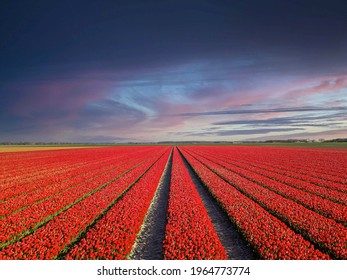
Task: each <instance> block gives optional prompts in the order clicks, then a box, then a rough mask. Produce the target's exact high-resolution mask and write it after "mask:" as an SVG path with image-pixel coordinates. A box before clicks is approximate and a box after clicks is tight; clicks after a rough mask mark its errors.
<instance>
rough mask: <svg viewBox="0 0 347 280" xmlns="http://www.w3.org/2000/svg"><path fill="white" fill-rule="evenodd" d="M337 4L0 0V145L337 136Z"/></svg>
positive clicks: (340, 114) (346, 79) (346, 9)
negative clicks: (4, 143)
mask: <svg viewBox="0 0 347 280" xmlns="http://www.w3.org/2000/svg"><path fill="white" fill-rule="evenodd" d="M346 29H347V4H346V3H345V1H343V0H341V1H337V0H331V1H321V0H316V1H311V0H309V1H307V0H291V1H277V0H262V1H258V0H242V1H240V0H213V1H211V0H184V1H182V0H172V1H171V0H157V1H154V0H146V1H143V0H134V1H132V0H124V1H118V0H100V1H78V0H77V1H75V0H68V1H67V0H60V1H47V0H31V1H26V0H22V1H20V0H11V1H1V2H0V142H6V141H11V142H98V143H104V142H108V143H109V142H112V143H113V142H153V141H154V142H156V141H250V140H252V141H257V140H269V139H277V140H283V139H294V138H295V139H333V138H342V137H343V138H345V137H347V51H346V50H347V36H346Z"/></svg>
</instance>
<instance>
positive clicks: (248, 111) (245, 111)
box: [178, 106, 347, 116]
mask: <svg viewBox="0 0 347 280" xmlns="http://www.w3.org/2000/svg"><path fill="white" fill-rule="evenodd" d="M319 111H329V112H331V111H347V107H343V106H340V107H313V106H312V107H292V108H285V107H283V108H267V109H242V110H237V109H235V110H222V111H205V112H188V113H183V114H178V116H211V115H241V114H265V113H292V112H294V113H295V112H319Z"/></svg>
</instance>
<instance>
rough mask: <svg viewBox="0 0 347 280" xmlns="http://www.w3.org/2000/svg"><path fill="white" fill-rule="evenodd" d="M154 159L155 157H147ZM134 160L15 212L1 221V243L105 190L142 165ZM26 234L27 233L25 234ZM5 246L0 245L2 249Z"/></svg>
mask: <svg viewBox="0 0 347 280" xmlns="http://www.w3.org/2000/svg"><path fill="white" fill-rule="evenodd" d="M147 157H153V155H147ZM135 161H137V163H136V162H134V159H133V158H130V159H127V160H124V162H119V163H118V164H119V167H118V168H117V169H115V170H113V171H112V172H110V173H106V174H104V176H101V177H98V178H94V179H93V180H90V181H88V182H87V183H85V184H81V185H77V186H76V187H74V188H70V189H67V190H66V191H63V192H60V193H59V194H57V195H55V196H54V197H52V198H51V199H48V200H45V201H42V202H41V203H38V204H32V205H30V206H29V207H27V208H25V209H24V210H23V211H20V212H14V213H13V214H11V215H8V216H6V217H5V218H3V219H2V220H0V242H1V243H6V242H8V241H9V240H12V239H17V238H18V237H20V236H22V235H23V234H24V233H23V232H25V231H26V230H28V229H30V228H37V227H38V226H39V225H40V224H41V223H42V222H43V221H47V220H50V219H52V217H53V216H55V215H57V213H60V212H61V211H64V210H66V209H67V208H69V207H71V206H72V205H74V204H76V203H78V202H79V201H80V199H81V198H82V197H86V196H89V195H90V194H93V193H94V192H96V191H98V190H99V189H102V188H104V187H105V186H107V185H108V184H109V183H111V182H113V181H115V180H116V179H118V178H119V177H121V176H123V175H124V174H126V173H127V172H129V171H131V169H133V168H135V167H136V166H137V165H139V164H141V162H139V161H138V159H135ZM25 234H26V233H25ZM1 246H3V245H0V247H1Z"/></svg>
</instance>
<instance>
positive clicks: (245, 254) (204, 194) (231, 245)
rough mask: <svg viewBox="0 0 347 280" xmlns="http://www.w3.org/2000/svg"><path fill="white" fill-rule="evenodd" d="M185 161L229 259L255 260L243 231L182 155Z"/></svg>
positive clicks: (255, 257)
mask: <svg viewBox="0 0 347 280" xmlns="http://www.w3.org/2000/svg"><path fill="white" fill-rule="evenodd" d="M179 152H180V155H181V157H182V159H183V162H184V164H185V166H186V168H187V170H188V172H189V174H190V177H191V178H192V181H193V182H194V184H195V186H196V189H197V191H198V193H199V195H200V197H201V200H202V203H203V204H204V206H205V208H206V210H207V213H208V215H209V217H210V219H211V222H212V224H213V226H214V228H215V230H216V232H217V235H218V237H219V239H220V241H221V242H222V245H223V246H224V248H225V251H226V253H227V256H228V259H230V260H255V259H258V257H257V256H256V254H255V253H254V252H253V250H252V248H251V247H250V246H249V245H248V243H247V241H245V239H244V238H243V237H242V235H241V233H240V232H239V231H238V230H237V228H236V227H235V226H234V225H233V224H232V222H231V221H230V219H229V217H228V216H227V214H226V213H225V212H224V210H223V209H222V208H221V207H220V206H219V205H218V203H217V201H216V200H215V199H214V198H213V196H212V195H211V193H210V192H209V191H208V190H207V189H206V187H205V186H204V185H203V183H202V182H201V181H200V179H199V178H198V176H197V175H196V174H195V172H194V170H193V169H192V167H191V166H190V165H189V163H188V161H187V160H186V159H185V157H184V156H183V155H182V153H181V151H179Z"/></svg>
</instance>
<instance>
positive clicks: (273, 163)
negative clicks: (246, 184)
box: [209, 147, 347, 191]
mask: <svg viewBox="0 0 347 280" xmlns="http://www.w3.org/2000/svg"><path fill="white" fill-rule="evenodd" d="M209 150H214V151H216V152H217V153H218V154H219V155H222V154H223V155H226V156H228V158H229V159H233V160H241V161H243V162H246V163H248V164H250V165H252V166H253V165H255V166H258V167H260V168H263V169H271V170H272V171H276V172H278V173H280V174H282V175H286V176H288V177H292V178H295V179H301V180H304V181H307V182H311V183H313V184H317V185H321V186H325V187H330V188H332V189H340V190H345V191H346V190H347V189H346V182H347V176H346V174H345V167H346V165H347V160H346V155H345V153H341V150H339V151H336V150H323V149H314V150H313V149H299V150H298V149H288V148H285V149H284V148H274V147H271V148H270V147H268V148H263V149H259V147H258V148H257V147H249V149H248V151H247V153H246V155H245V153H244V152H242V149H241V150H238V152H236V153H235V149H230V148H229V149H227V150H221V149H220V148H218V147H213V148H212V147H211V148H210V149H209ZM218 151H219V152H218Z"/></svg>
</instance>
